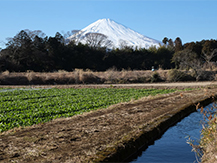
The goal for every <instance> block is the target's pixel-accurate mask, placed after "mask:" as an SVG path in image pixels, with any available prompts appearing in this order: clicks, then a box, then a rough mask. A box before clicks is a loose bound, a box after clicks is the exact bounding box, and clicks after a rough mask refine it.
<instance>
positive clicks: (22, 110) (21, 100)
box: [0, 88, 175, 132]
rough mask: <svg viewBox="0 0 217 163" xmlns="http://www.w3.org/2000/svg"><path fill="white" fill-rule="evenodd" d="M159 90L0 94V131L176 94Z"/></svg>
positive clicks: (19, 91) (172, 90) (38, 91)
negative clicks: (147, 98)
mask: <svg viewBox="0 0 217 163" xmlns="http://www.w3.org/2000/svg"><path fill="white" fill-rule="evenodd" d="M174 91H175V90H174V89H171V90H159V89H112V88H107V89H105V88H104V89H40V90H11V91H2V92H0V132H2V131H6V130H9V129H12V128H15V127H19V126H30V125H33V124H38V123H41V122H47V121H50V120H52V119H55V118H59V117H70V116H73V115H76V114H81V113H82V112H87V111H90V110H96V109H99V108H107V107H108V106H110V105H112V104H117V103H120V102H126V101H130V100H132V99H139V98H141V97H144V96H149V95H156V94H165V93H170V92H174Z"/></svg>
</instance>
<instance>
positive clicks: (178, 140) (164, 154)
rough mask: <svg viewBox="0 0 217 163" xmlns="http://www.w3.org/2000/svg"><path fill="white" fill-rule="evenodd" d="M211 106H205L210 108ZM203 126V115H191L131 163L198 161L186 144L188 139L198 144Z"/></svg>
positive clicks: (189, 162) (183, 162) (191, 162)
mask: <svg viewBox="0 0 217 163" xmlns="http://www.w3.org/2000/svg"><path fill="white" fill-rule="evenodd" d="M212 106H213V104H210V105H208V106H206V109H207V108H211V107H212ZM202 124H204V120H203V115H202V114H201V113H200V110H198V111H197V112H193V113H191V114H190V115H189V116H188V117H185V118H184V119H183V120H182V121H180V122H178V123H177V124H176V125H175V126H173V127H171V128H169V129H168V130H167V131H166V132H165V133H164V134H163V136H162V137H161V138H160V139H158V140H156V141H155V142H154V144H153V145H150V146H149V147H148V148H147V149H146V150H144V151H142V152H141V153H140V156H138V157H137V158H134V160H133V161H132V162H131V163H138V162H143V163H155V162H161V163H167V162H174V163H193V162H197V161H198V160H197V159H199V158H198V157H196V153H195V152H193V151H192V147H191V146H190V145H189V144H187V141H188V140H189V137H190V139H191V140H194V141H195V142H196V141H197V142H199V139H200V136H201V130H202Z"/></svg>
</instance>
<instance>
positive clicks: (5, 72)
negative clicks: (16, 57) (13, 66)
mask: <svg viewBox="0 0 217 163" xmlns="http://www.w3.org/2000/svg"><path fill="white" fill-rule="evenodd" d="M9 74H10V72H9V71H8V70H6V71H4V72H2V75H5V76H7V75H9Z"/></svg>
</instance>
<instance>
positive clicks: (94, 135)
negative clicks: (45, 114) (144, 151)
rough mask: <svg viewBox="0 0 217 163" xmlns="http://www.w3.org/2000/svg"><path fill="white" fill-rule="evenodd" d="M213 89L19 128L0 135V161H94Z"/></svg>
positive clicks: (162, 97)
mask: <svg viewBox="0 0 217 163" xmlns="http://www.w3.org/2000/svg"><path fill="white" fill-rule="evenodd" d="M216 90H217V89H216V88H215V87H214V86H209V88H208V87H207V88H203V89H200V90H198V89H197V90H193V91H182V92H175V93H171V94H167V95H158V96H155V97H146V98H142V99H140V100H137V101H131V102H129V103H121V104H118V105H114V106H111V107H109V108H107V109H100V110H97V111H92V112H89V113H84V114H82V115H77V116H73V117H70V118H64V119H56V120H53V121H51V122H48V123H43V124H39V125H34V126H31V127H26V128H19V129H14V130H10V131H7V132H4V133H2V134H1V135H0V162H19V163H23V162H91V161H94V162H95V161H96V160H97V159H98V157H99V156H100V152H102V151H105V150H106V149H107V148H110V149H111V148H117V147H120V146H124V145H125V144H123V143H122V142H124V139H125V138H127V137H133V136H135V135H136V134H138V133H139V132H140V131H141V128H143V129H144V126H145V127H147V129H148V128H149V127H150V126H149V125H147V124H148V123H150V122H152V121H154V120H156V119H158V118H159V117H162V116H163V115H169V114H171V112H173V111H174V110H176V109H180V108H181V107H185V105H186V104H188V103H194V104H196V103H197V101H198V100H199V99H202V98H204V97H205V96H206V97H207V96H211V95H212V94H215V93H216Z"/></svg>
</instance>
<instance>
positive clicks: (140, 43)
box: [68, 19, 162, 48]
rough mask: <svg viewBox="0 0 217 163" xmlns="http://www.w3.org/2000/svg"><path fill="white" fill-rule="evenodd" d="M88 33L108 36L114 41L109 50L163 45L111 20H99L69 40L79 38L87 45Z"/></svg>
mask: <svg viewBox="0 0 217 163" xmlns="http://www.w3.org/2000/svg"><path fill="white" fill-rule="evenodd" d="M88 33H101V34H104V35H105V36H107V39H108V40H110V41H112V46H111V47H108V48H121V47H122V46H131V47H133V48H136V47H137V48H149V47H150V46H156V47H159V44H162V43H161V42H160V41H157V40H155V39H152V38H149V37H147V36H144V35H142V34H139V33H138V32H135V31H133V30H132V29H130V28H127V27H125V26H123V25H121V24H119V23H116V22H115V21H113V20H111V19H99V20H97V21H96V22H94V23H92V24H90V25H89V26H87V27H86V28H84V29H82V30H81V31H80V32H79V33H77V34H74V35H72V36H70V37H68V39H69V40H78V38H79V42H81V43H84V44H85V43H86V39H85V36H86V34H88Z"/></svg>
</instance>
